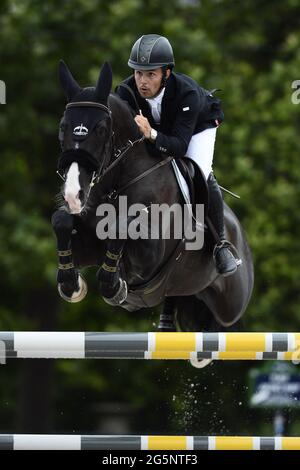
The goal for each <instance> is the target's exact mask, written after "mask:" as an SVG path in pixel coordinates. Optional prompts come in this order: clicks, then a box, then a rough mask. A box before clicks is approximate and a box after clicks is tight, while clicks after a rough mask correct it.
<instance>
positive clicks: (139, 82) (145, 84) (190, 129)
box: [117, 34, 237, 276]
mask: <svg viewBox="0 0 300 470" xmlns="http://www.w3.org/2000/svg"><path fill="white" fill-rule="evenodd" d="M128 65H129V67H131V68H132V69H133V70H134V75H132V76H130V77H129V78H127V79H126V80H124V82H123V83H124V84H125V85H127V86H129V87H130V89H131V90H132V91H133V93H134V96H135V99H134V97H133V96H132V93H129V91H128V90H127V89H126V88H125V87H123V86H120V87H118V89H117V93H118V94H119V96H120V97H121V98H122V99H124V100H126V101H127V102H128V103H129V104H130V105H131V107H132V108H133V109H136V103H137V104H138V106H139V109H140V110H141V112H140V114H137V115H136V116H135V122H136V124H137V125H138V127H139V129H140V131H141V132H142V133H143V134H144V136H145V138H146V142H147V146H148V149H149V151H150V152H151V153H152V154H156V155H158V156H161V155H172V156H174V157H176V156H178V157H182V156H188V157H190V158H191V159H193V160H194V161H195V162H196V163H197V164H198V165H199V166H200V168H201V170H202V172H203V173H204V176H205V177H206V179H207V184H208V191H209V211H208V215H209V218H210V220H211V221H212V224H213V226H214V228H215V230H216V232H217V235H218V238H219V240H220V242H218V243H217V244H216V246H215V249H214V259H215V263H216V269H217V271H218V273H219V274H221V275H223V276H229V275H231V274H233V273H234V272H235V271H236V269H237V264H236V260H235V258H234V256H233V255H232V253H231V251H230V250H229V249H228V242H227V241H226V239H225V227H224V213H223V198H222V193H221V190H220V188H219V186H218V183H217V181H216V179H215V177H214V175H213V172H212V161H213V153H214V144H215V137H216V131H217V127H218V125H219V124H220V120H221V119H222V118H223V115H222V112H221V118H220V110H219V112H217V113H216V114H215V115H214V114H213V115H210V116H209V117H207V116H206V118H205V103H206V99H207V93H205V90H204V89H203V88H202V87H200V86H199V85H198V84H197V83H196V82H195V81H194V80H193V79H191V78H190V77H188V76H186V75H183V74H179V73H174V72H173V67H174V65H175V62H174V56H173V50H172V46H171V44H170V42H169V41H168V39H167V38H165V37H163V36H159V35H157V34H147V35H144V36H141V37H140V38H139V39H138V40H137V41H136V42H135V44H134V45H133V47H132V50H131V54H130V58H129V60H128ZM203 114H204V115H203Z"/></svg>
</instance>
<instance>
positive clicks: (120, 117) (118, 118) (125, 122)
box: [108, 93, 140, 139]
mask: <svg viewBox="0 0 300 470" xmlns="http://www.w3.org/2000/svg"><path fill="white" fill-rule="evenodd" d="M108 105H109V108H110V109H111V112H112V117H113V123H114V127H115V126H116V127H117V130H118V132H120V133H121V134H123V133H124V134H126V135H127V137H128V138H134V139H136V138H138V137H140V133H139V129H138V126H137V124H136V122H135V120H134V116H135V114H136V113H135V112H134V111H133V109H132V108H131V107H130V106H129V104H128V103H127V101H124V100H122V98H120V97H119V95H117V94H116V93H110V95H109V97H108Z"/></svg>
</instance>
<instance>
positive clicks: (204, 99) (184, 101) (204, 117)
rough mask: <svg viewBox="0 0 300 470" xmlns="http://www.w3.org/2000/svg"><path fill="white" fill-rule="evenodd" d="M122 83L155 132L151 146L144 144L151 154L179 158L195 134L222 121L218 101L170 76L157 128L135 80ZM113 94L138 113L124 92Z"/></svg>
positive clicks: (179, 77) (181, 78)
mask: <svg viewBox="0 0 300 470" xmlns="http://www.w3.org/2000/svg"><path fill="white" fill-rule="evenodd" d="M123 83H125V84H126V85H128V86H129V87H130V88H131V90H132V91H133V93H134V95H135V98H136V101H137V103H138V107H139V109H141V110H142V113H143V115H144V116H145V117H146V118H147V119H148V121H149V123H150V125H151V127H152V128H153V129H156V130H157V131H158V135H157V138H156V141H155V144H154V145H153V144H151V143H150V142H149V141H147V140H146V144H147V147H148V150H149V151H150V152H151V154H154V155H161V154H165V155H172V156H174V157H176V156H178V157H182V156H184V155H185V153H186V151H187V148H188V145H189V143H190V140H191V138H192V136H193V135H194V134H197V133H199V132H201V131H203V130H205V129H208V128H211V127H216V126H217V125H218V123H221V122H222V120H223V118H224V115H223V112H222V109H221V105H220V100H218V99H217V98H215V97H213V96H212V95H210V94H209V92H207V90H205V89H204V88H202V87H201V86H199V85H198V84H197V83H196V82H195V81H194V80H193V79H192V78H190V77H188V76H187V75H183V74H181V73H174V72H172V73H171V75H170V77H169V78H168V80H167V83H166V89H165V93H164V96H163V99H162V103H161V122H160V124H159V125H158V124H157V123H155V122H154V119H153V116H152V112H151V108H150V105H149V103H148V102H147V101H146V99H145V98H142V97H141V96H140V94H139V92H138V89H137V87H136V84H135V79H134V76H133V75H131V76H130V77H129V78H127V79H126V80H124V82H123ZM116 92H117V94H118V95H119V96H120V97H121V98H122V99H123V100H125V101H127V102H128V104H129V105H130V107H131V108H132V109H133V110H135V111H137V109H136V103H135V101H134V98H133V96H132V95H131V93H130V92H129V91H128V90H127V89H126V88H124V87H122V86H119V87H117V89H116Z"/></svg>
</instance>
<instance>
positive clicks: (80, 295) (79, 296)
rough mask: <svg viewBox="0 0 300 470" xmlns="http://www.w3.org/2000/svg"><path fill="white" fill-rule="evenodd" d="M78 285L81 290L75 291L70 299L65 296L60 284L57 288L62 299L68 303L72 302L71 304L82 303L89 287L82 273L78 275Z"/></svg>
mask: <svg viewBox="0 0 300 470" xmlns="http://www.w3.org/2000/svg"><path fill="white" fill-rule="evenodd" d="M78 284H79V290H77V291H76V290H75V291H74V292H73V294H72V296H71V297H68V296H67V295H66V294H64V292H63V291H62V288H61V284H58V286H57V288H58V292H59V295H60V296H61V298H62V299H64V300H65V301H66V302H70V303H71V304H75V303H77V302H81V300H83V299H84V298H85V296H86V294H87V291H88V286H87V283H86V281H85V279H84V277H83V276H82V274H80V273H78Z"/></svg>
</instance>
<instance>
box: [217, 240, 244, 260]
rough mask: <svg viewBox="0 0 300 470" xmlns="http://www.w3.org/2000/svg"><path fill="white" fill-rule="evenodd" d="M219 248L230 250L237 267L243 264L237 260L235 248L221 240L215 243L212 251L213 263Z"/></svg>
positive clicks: (227, 241)
mask: <svg viewBox="0 0 300 470" xmlns="http://www.w3.org/2000/svg"><path fill="white" fill-rule="evenodd" d="M221 248H228V249H229V250H230V252H231V254H232V256H233V257H234V259H235V262H236V265H237V266H240V265H241V264H242V263H243V261H242V259H241V258H239V254H238V251H237V249H236V247H235V246H234V245H233V244H232V243H231V242H230V241H229V240H221V241H220V243H217V244H216V245H215V247H214V251H213V258H214V261H215V262H216V254H217V252H218V251H219V250H220V249H221Z"/></svg>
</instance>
